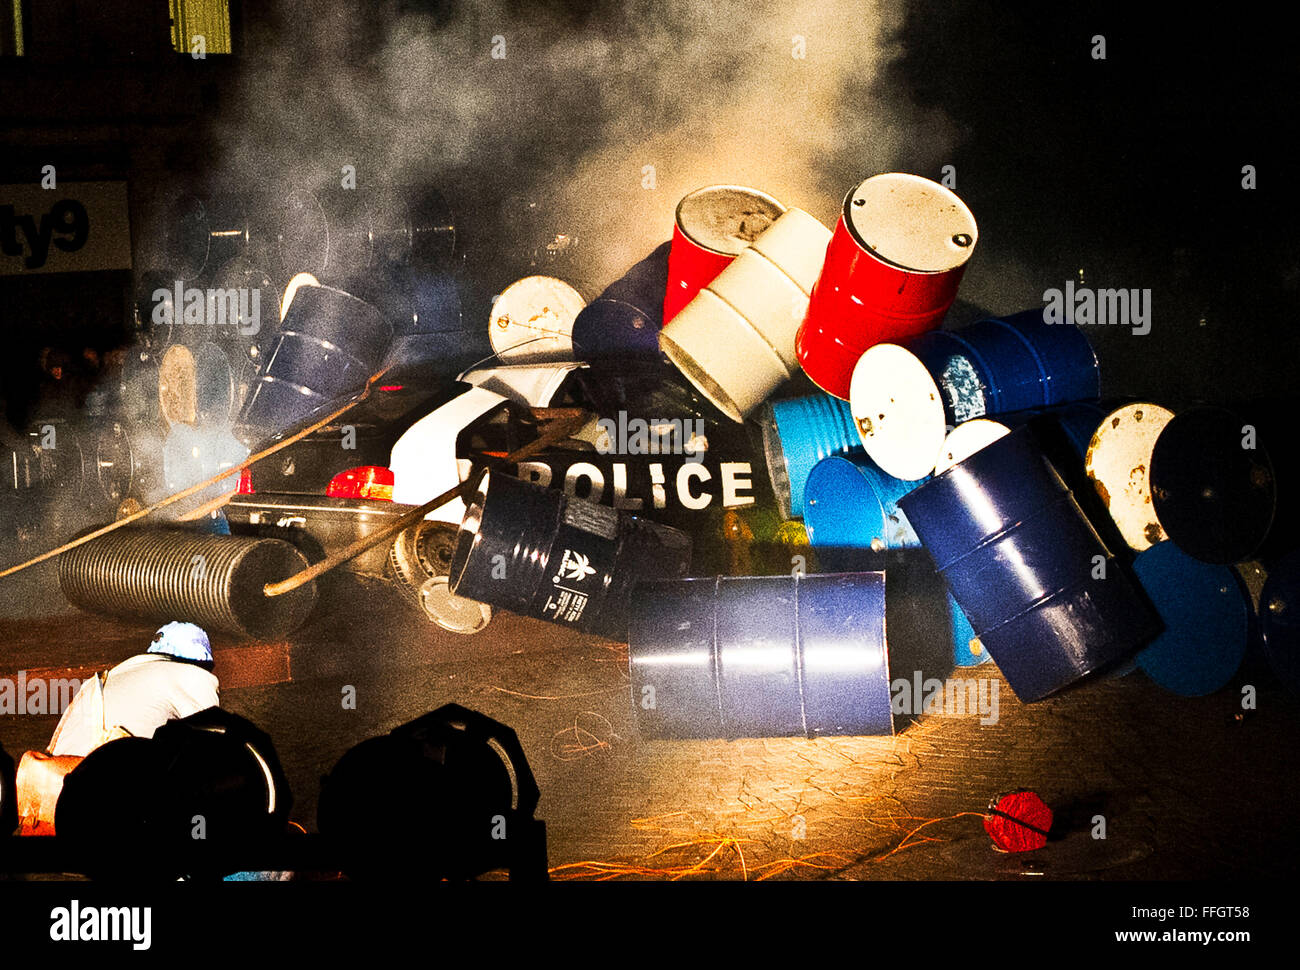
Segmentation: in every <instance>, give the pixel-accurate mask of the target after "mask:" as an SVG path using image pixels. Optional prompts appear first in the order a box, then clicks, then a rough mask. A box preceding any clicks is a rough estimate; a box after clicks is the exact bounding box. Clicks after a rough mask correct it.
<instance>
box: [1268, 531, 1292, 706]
mask: <svg viewBox="0 0 1300 970" xmlns="http://www.w3.org/2000/svg"><path fill="white" fill-rule="evenodd" d="M1259 625H1260V630H1261V632H1262V634H1263V639H1264V653H1265V655H1266V656H1267V657H1268V662H1269V665H1270V666H1271V667H1272V668H1273V671H1274V673H1276V674H1277V676H1278V679H1279V680H1281V681H1282V682H1283V683H1284V684H1286V686H1287V687H1288V688H1290V690H1291V691H1293V692H1294V693H1296V694H1300V551H1297V552H1291V553H1288V554H1287V555H1285V556H1283V557H1281V558H1280V559H1278V560H1277V561H1276V562H1274V563H1271V564H1270V565H1269V571H1268V579H1266V580H1265V581H1264V589H1263V591H1262V592H1261V593H1260V596H1259Z"/></svg>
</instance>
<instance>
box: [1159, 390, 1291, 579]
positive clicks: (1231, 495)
mask: <svg viewBox="0 0 1300 970" xmlns="http://www.w3.org/2000/svg"><path fill="white" fill-rule="evenodd" d="M1270 445H1272V447H1273V448H1277V449H1279V456H1281V457H1285V451H1286V450H1288V448H1289V449H1292V450H1293V449H1294V445H1292V444H1291V442H1290V441H1289V440H1287V439H1285V438H1282V437H1281V436H1279V435H1277V434H1276V433H1271V429H1270V428H1269V427H1268V426H1266V425H1265V424H1264V423H1262V422H1260V421H1258V420H1256V419H1255V418H1253V417H1252V416H1251V415H1249V414H1247V413H1244V412H1238V411H1231V410H1228V409H1227V408H1221V407H1208V406H1202V407H1195V408H1188V409H1187V410H1185V411H1181V412H1179V413H1178V414H1176V415H1175V416H1174V417H1173V418H1171V419H1170V421H1169V423H1168V424H1166V425H1165V427H1164V430H1162V431H1161V432H1160V437H1158V438H1157V439H1156V443H1155V447H1154V448H1153V449H1152V451H1151V472H1150V476H1149V479H1150V484H1151V502H1152V505H1153V506H1154V508H1155V513H1156V517H1157V518H1158V519H1159V520H1160V526H1161V528H1163V529H1164V531H1165V534H1166V535H1168V536H1169V538H1170V539H1171V540H1172V541H1173V542H1174V543H1175V544H1176V545H1177V546H1178V547H1179V548H1180V549H1182V550H1183V551H1184V552H1185V553H1187V554H1188V555H1189V556H1194V557H1195V558H1197V559H1200V560H1201V561H1202V562H1209V563H1216V564H1220V565H1229V564H1232V563H1236V562H1241V561H1242V560H1244V559H1250V558H1252V557H1255V556H1263V555H1267V554H1269V553H1272V552H1279V551H1284V549H1283V548H1282V547H1285V546H1287V545H1289V544H1290V543H1291V541H1292V536H1293V535H1294V528H1293V526H1291V524H1290V517H1291V516H1294V514H1295V510H1294V509H1292V508H1289V507H1287V504H1286V503H1285V502H1283V501H1282V497H1283V495H1288V496H1291V495H1293V494H1294V490H1293V488H1292V487H1290V483H1288V482H1287V481H1286V476H1285V475H1281V474H1279V473H1280V472H1282V471H1284V470H1285V466H1283V465H1279V464H1278V463H1277V462H1275V460H1274V457H1273V455H1272V454H1270ZM1283 524H1286V528H1283V527H1282V526H1283ZM1274 547H1276V548H1274Z"/></svg>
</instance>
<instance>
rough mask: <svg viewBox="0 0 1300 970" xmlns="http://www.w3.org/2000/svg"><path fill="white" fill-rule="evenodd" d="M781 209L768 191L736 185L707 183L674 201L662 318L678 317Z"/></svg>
mask: <svg viewBox="0 0 1300 970" xmlns="http://www.w3.org/2000/svg"><path fill="white" fill-rule="evenodd" d="M784 212H785V206H783V205H782V204H781V203H780V202H778V201H777V200H776V199H774V198H772V197H771V196H770V195H768V194H767V193H765V192H760V191H758V190H757V189H750V188H745V187H744V186H741V185H710V186H707V187H705V188H702V189H696V190H695V191H694V192H692V193H690V194H689V195H687V196H685V197H684V198H683V199H682V200H681V202H679V203H677V215H676V219H675V220H674V223H673V238H672V242H671V244H670V246H671V251H670V253H669V254H668V264H667V266H666V267H665V272H666V274H667V275H666V276H665V279H664V282H665V287H664V289H663V293H664V299H663V302H662V306H663V314H662V318H663V322H664V323H667V322H668V321H669V320H671V319H672V318H673V317H675V316H677V314H678V313H680V312H681V310H682V308H683V307H684V306H686V304H688V303H690V302H691V300H693V299H695V297H696V295H697V294H698V293H699V292H700V290H702V289H704V288H705V287H706V286H708V285H709V284H710V283H712V282H713V280H714V279H715V278H716V277H717V275H718V274H719V273H721V272H722V271H723V270H724V269H726V268H727V267H728V266H730V265H731V262H732V260H734V259H735V258H736V257H737V256H739V255H740V253H741V252H742V251H743V250H744V249H745V247H746V246H748V245H749V244H750V243H752V242H753V241H754V240H755V239H757V238H758V237H759V236H760V235H762V234H763V233H764V232H766V231H767V228H768V227H769V226H770V225H772V223H773V222H775V221H776V220H777V219H778V218H779V217H780V216H781V215H782V213H784Z"/></svg>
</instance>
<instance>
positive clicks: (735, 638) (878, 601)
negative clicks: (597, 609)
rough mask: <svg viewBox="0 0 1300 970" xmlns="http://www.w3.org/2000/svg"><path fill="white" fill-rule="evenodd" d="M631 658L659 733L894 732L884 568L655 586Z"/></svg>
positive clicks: (639, 618)
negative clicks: (872, 570) (867, 570)
mask: <svg viewBox="0 0 1300 970" xmlns="http://www.w3.org/2000/svg"><path fill="white" fill-rule="evenodd" d="M628 658H629V659H628V662H629V669H630V671H631V676H632V698H633V702H634V705H635V708H636V714H637V724H638V727H639V730H640V732H641V734H642V735H643V736H644V737H647V738H736V737H790V736H804V737H818V736H821V735H870V734H892V733H893V716H892V710H891V703H890V680H889V657H888V649H887V647H886V643H885V574H884V573H883V572H859V573H841V574H835V575H812V576H799V575H792V576H739V577H733V576H719V577H713V578H698V579H682V580H677V581H671V582H649V583H643V584H641V585H639V586H637V588H636V591H635V595H634V596H633V598H632V606H631V610H630V613H629V618H628Z"/></svg>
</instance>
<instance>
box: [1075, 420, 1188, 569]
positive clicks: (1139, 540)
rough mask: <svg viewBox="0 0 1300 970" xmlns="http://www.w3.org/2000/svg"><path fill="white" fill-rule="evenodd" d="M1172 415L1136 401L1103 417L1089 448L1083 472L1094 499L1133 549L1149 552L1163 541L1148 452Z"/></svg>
mask: <svg viewBox="0 0 1300 970" xmlns="http://www.w3.org/2000/svg"><path fill="white" fill-rule="evenodd" d="M1173 416H1174V413H1173V412H1172V411H1170V410H1168V409H1167V408H1162V407H1161V406H1160V405H1159V404H1152V403H1151V402H1150V401H1139V402H1137V403H1136V404H1126V405H1124V406H1123V407H1121V408H1117V409H1115V410H1114V411H1111V412H1110V413H1109V414H1107V415H1106V416H1105V417H1104V418H1103V419H1102V420H1101V421H1100V422H1098V424H1097V430H1096V432H1095V433H1094V434H1093V436H1092V439H1091V441H1090V442H1089V444H1088V452H1087V456H1086V458H1085V468H1086V469H1087V473H1088V478H1089V479H1090V480H1091V481H1092V484H1093V487H1094V488H1096V490H1097V495H1098V497H1100V499H1101V501H1102V502H1103V503H1104V504H1105V506H1106V510H1107V512H1109V513H1110V517H1111V519H1113V520H1114V522H1115V526H1116V528H1118V529H1119V533H1120V535H1121V536H1123V538H1124V541H1125V542H1126V543H1128V545H1129V547H1130V548H1131V549H1134V550H1135V551H1137V552H1141V551H1142V550H1144V549H1150V548H1151V547H1152V546H1153V545H1155V544H1156V543H1158V542H1163V541H1164V540H1165V539H1166V538H1167V536H1166V535H1165V530H1164V529H1162V528H1161V527H1160V520H1159V519H1157V518H1156V513H1155V507H1154V505H1153V504H1152V501H1151V489H1150V482H1149V480H1150V473H1151V452H1152V450H1153V449H1154V448H1155V444H1156V439H1157V438H1159V437H1160V432H1161V431H1163V430H1164V428H1165V425H1167V424H1168V423H1169V422H1170V420H1172V419H1173Z"/></svg>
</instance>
